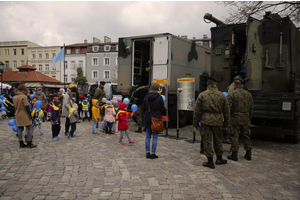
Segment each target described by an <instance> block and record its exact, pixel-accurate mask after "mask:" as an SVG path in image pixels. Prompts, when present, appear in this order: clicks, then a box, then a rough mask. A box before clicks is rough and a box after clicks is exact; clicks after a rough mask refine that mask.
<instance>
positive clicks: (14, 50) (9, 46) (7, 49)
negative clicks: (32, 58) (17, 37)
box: [0, 41, 41, 71]
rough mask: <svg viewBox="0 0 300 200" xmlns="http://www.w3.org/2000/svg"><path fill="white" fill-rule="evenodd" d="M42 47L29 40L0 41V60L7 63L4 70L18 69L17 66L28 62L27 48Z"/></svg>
mask: <svg viewBox="0 0 300 200" xmlns="http://www.w3.org/2000/svg"><path fill="white" fill-rule="evenodd" d="M31 47H41V46H40V45H38V44H35V43H33V42H29V41H8V42H0V61H2V62H3V63H5V64H6V66H5V69H4V71H18V69H17V67H20V66H23V65H26V64H27V63H28V59H27V58H28V54H27V51H28V50H27V49H28V48H31Z"/></svg>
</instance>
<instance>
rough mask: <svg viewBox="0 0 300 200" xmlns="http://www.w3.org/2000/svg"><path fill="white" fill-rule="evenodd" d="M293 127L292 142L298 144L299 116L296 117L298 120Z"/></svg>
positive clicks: (299, 131)
mask: <svg viewBox="0 0 300 200" xmlns="http://www.w3.org/2000/svg"><path fill="white" fill-rule="evenodd" d="M294 127H295V128H294V130H293V136H292V142H293V143H295V144H298V143H299V142H300V118H298V122H297V124H296V125H295V126H294Z"/></svg>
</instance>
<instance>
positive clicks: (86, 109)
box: [81, 98, 90, 121]
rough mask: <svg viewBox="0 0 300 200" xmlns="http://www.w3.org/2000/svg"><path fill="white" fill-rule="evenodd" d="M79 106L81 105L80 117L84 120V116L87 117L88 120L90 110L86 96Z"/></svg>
mask: <svg viewBox="0 0 300 200" xmlns="http://www.w3.org/2000/svg"><path fill="white" fill-rule="evenodd" d="M81 106H82V111H81V117H82V121H84V118H85V117H87V118H88V121H90V112H89V109H90V103H89V101H88V99H87V98H85V99H84V100H83V101H82V103H81Z"/></svg>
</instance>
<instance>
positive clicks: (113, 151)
mask: <svg viewBox="0 0 300 200" xmlns="http://www.w3.org/2000/svg"><path fill="white" fill-rule="evenodd" d="M8 121H9V119H5V120H0V199H1V200H2V199H88V200H93V199H95V200H96V199H145V200H151V199H153V200H154V199H166V200H168V199H300V159H299V158H300V157H299V155H300V144H291V143H287V142H282V141H281V140H276V141H273V140H272V139H259V138H258V139H255V140H253V151H252V160H251V161H247V160H245V159H244V158H243V156H244V154H245V151H244V150H243V147H242V146H241V145H242V143H240V152H239V155H238V158H239V161H238V162H234V161H228V164H226V165H221V166H219V165H216V168H215V169H209V168H205V167H203V166H202V162H204V161H206V157H205V156H204V155H203V154H199V143H189V142H187V141H186V140H184V139H182V140H176V139H174V138H170V137H159V139H158V148H157V152H156V154H157V155H158V156H159V158H158V159H154V160H151V159H146V157H145V132H143V133H135V132H134V130H136V129H137V126H136V124H135V123H134V122H133V123H131V127H130V133H131V136H132V138H133V140H134V141H135V144H134V145H132V146H130V145H129V143H128V140H127V137H126V136H125V137H124V139H123V142H124V146H122V145H119V144H118V138H119V135H118V134H115V135H107V134H104V133H103V132H101V131H100V129H99V128H98V129H97V130H98V132H99V133H100V134H99V135H93V134H92V122H88V121H84V122H81V123H79V124H77V131H76V132H75V134H76V137H75V138H70V139H68V138H67V137H65V136H64V133H63V132H64V126H62V131H61V133H60V135H59V136H60V137H61V139H60V140H58V141H54V140H52V137H51V125H50V122H44V123H43V129H44V136H40V135H39V133H38V129H36V130H35V132H34V139H33V143H34V144H37V145H38V147H37V148H34V149H27V148H26V149H21V148H19V143H18V138H17V137H16V135H15V134H16V133H15V132H13V131H12V127H10V126H8V124H7V123H8ZM64 122H65V119H62V124H63V125H64ZM168 134H169V135H173V136H176V128H175V129H174V128H170V129H169V131H168ZM179 134H180V137H183V138H187V139H190V140H191V139H193V127H192V126H191V125H189V126H186V127H184V128H180V132H179ZM164 135H165V132H164V133H162V134H160V136H164ZM196 139H199V134H197V135H196ZM223 147H224V151H225V152H224V155H223V158H225V157H227V156H228V155H229V154H230V151H229V149H230V145H229V144H223ZM215 159H216V157H215V156H214V160H215Z"/></svg>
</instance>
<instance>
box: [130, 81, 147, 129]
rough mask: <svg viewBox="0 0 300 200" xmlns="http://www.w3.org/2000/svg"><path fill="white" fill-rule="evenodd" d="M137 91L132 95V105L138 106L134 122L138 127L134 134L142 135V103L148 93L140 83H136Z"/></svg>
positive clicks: (143, 117) (143, 123)
mask: <svg viewBox="0 0 300 200" xmlns="http://www.w3.org/2000/svg"><path fill="white" fill-rule="evenodd" d="M136 85H137V87H138V88H137V89H136V91H135V92H134V93H133V94H132V97H133V98H134V103H136V105H137V106H138V109H137V111H136V122H137V124H138V126H139V128H138V130H136V131H135V132H136V133H142V132H143V131H142V127H143V126H145V113H144V111H143V102H144V98H145V96H146V94H147V93H148V90H147V89H146V88H145V87H144V86H142V82H141V81H137V82H136Z"/></svg>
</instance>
